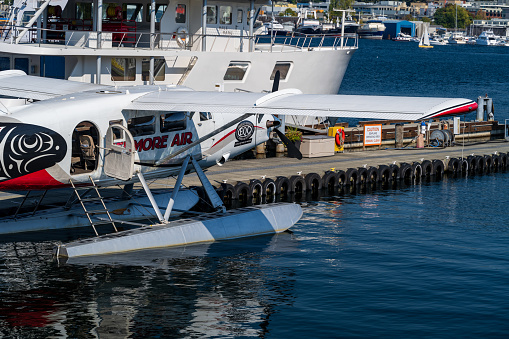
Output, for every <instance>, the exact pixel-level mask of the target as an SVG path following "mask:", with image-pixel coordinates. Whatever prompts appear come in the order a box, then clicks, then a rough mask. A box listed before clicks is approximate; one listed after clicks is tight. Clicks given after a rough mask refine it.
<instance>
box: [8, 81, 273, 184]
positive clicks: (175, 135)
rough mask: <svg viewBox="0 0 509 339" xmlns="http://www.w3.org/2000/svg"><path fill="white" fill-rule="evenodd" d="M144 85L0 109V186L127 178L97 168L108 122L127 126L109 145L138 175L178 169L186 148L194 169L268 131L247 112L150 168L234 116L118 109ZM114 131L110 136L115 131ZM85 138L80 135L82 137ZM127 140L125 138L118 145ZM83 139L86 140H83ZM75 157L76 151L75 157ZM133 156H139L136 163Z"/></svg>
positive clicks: (142, 92)
mask: <svg viewBox="0 0 509 339" xmlns="http://www.w3.org/2000/svg"><path fill="white" fill-rule="evenodd" d="M153 91H154V88H152V87H143V88H142V87H139V88H136V87H134V88H130V89H129V90H126V89H118V90H115V91H113V90H112V91H89V92H82V93H75V94H72V95H66V96H62V97H58V98H54V99H49V100H45V101H40V102H36V103H33V104H28V105H23V106H18V107H11V108H10V113H11V114H6V115H1V116H0V123H1V125H2V126H3V127H2V129H1V130H0V148H1V149H0V152H1V154H2V157H1V159H0V162H1V164H0V190H43V189H54V188H60V187H68V186H69V184H70V180H72V181H73V182H78V183H80V182H81V183H90V177H91V178H92V179H93V180H94V181H95V182H96V184H97V185H100V186H108V185H113V184H118V183H119V182H120V183H129V182H132V180H137V179H136V176H134V177H133V178H132V179H130V180H127V181H119V180H118V179H115V178H112V177H110V176H108V175H106V174H105V173H104V170H103V168H104V161H105V160H104V159H105V158H104V154H105V152H106V151H107V149H105V148H104V147H105V146H104V140H105V138H106V133H107V131H108V129H109V127H110V126H111V125H112V124H118V125H123V126H125V127H127V128H128V129H129V131H130V133H131V134H132V136H133V139H134V144H133V145H129V141H128V139H129V138H127V136H126V135H121V134H119V135H117V136H116V137H115V140H114V144H115V145H122V146H124V147H125V152H126V153H130V152H135V157H134V160H135V165H134V173H136V172H138V171H139V172H142V173H143V175H144V177H145V178H146V179H154V178H161V177H166V176H170V175H175V174H178V173H179V171H180V167H181V164H182V161H183V159H184V158H185V157H186V156H187V155H189V154H192V156H193V157H194V158H195V159H196V160H198V163H199V164H200V166H201V167H202V168H207V167H210V166H213V165H215V164H218V163H221V162H224V161H225V160H226V159H228V158H231V157H234V156H236V155H238V154H241V153H243V152H245V151H246V150H249V149H251V148H253V147H254V146H255V145H257V144H259V143H262V142H265V141H267V140H268V138H269V130H268V128H267V122H268V121H273V120H274V117H273V116H272V115H267V114H266V115H261V116H260V115H253V116H251V117H249V118H246V119H245V120H244V121H242V122H240V123H239V124H236V125H235V126H232V127H231V128H229V129H227V130H225V131H223V132H220V133H219V134H217V135H215V136H214V137H211V138H210V139H207V140H205V141H203V142H202V143H200V144H198V145H197V146H195V147H193V148H191V149H190V150H188V151H186V152H184V153H182V154H180V155H179V156H177V157H175V158H173V159H172V160H171V161H169V163H167V164H164V165H163V167H151V166H150V164H154V163H155V162H157V161H158V160H160V159H164V158H165V157H166V156H168V155H170V154H171V153H173V152H175V151H177V150H179V148H181V147H184V146H186V145H189V144H190V143H191V142H193V141H196V140H197V139H199V138H200V137H203V136H204V135H206V134H208V133H210V132H211V131H213V130H215V129H217V128H218V127H221V126H223V125H224V124H225V123H227V122H229V121H232V120H234V119H235V118H238V115H233V114H228V113H223V114H213V113H210V112H189V111H166V110H162V111H141V110H132V109H125V107H128V106H129V104H130V103H131V102H132V101H133V100H134V99H136V98H139V97H141V96H143V95H145V94H147V93H148V92H153ZM83 134H84V135H87V136H88V137H87V138H88V139H89V140H91V142H92V144H93V146H95V147H96V151H95V154H93V156H92V158H95V159H92V160H88V163H89V166H88V168H87V167H86V166H84V165H83V164H84V162H86V161H87V160H86V159H83V158H82V154H81V153H80V152H82V151H83V149H82V147H83V146H84V145H83V140H84V139H83V138H82V137H81V135H83ZM117 137H118V138H117ZM85 139H86V138H85ZM126 142H127V144H126ZM85 146H87V145H85ZM80 157H81V158H80ZM137 163H142V164H144V165H140V164H137Z"/></svg>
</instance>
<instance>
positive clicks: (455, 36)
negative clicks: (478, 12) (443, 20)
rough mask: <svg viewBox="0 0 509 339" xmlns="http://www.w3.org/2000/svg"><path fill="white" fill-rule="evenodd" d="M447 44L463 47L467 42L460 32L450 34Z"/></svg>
mask: <svg viewBox="0 0 509 339" xmlns="http://www.w3.org/2000/svg"><path fill="white" fill-rule="evenodd" d="M448 43H449V44H451V45H454V44H456V45H464V44H466V43H467V41H466V40H465V35H464V34H463V33H462V32H452V33H451V36H450V37H449V40H448Z"/></svg>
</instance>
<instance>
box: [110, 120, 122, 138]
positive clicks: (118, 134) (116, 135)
mask: <svg viewBox="0 0 509 339" xmlns="http://www.w3.org/2000/svg"><path fill="white" fill-rule="evenodd" d="M111 125H123V120H122V119H119V120H110V126H111ZM112 131H113V137H114V140H113V142H114V143H116V142H122V141H124V130H121V129H120V128H113V129H112Z"/></svg>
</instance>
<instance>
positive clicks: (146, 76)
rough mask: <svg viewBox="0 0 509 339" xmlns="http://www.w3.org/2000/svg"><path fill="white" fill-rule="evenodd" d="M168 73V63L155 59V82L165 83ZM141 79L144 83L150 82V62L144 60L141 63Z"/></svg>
mask: <svg viewBox="0 0 509 339" xmlns="http://www.w3.org/2000/svg"><path fill="white" fill-rule="evenodd" d="M165 72H166V61H165V60H164V59H158V58H154V81H164V77H165ZM141 78H142V80H143V81H150V60H148V59H143V61H142V62H141Z"/></svg>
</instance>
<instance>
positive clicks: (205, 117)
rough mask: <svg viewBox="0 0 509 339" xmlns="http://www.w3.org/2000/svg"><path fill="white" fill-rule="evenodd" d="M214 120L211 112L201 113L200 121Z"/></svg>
mask: <svg viewBox="0 0 509 339" xmlns="http://www.w3.org/2000/svg"><path fill="white" fill-rule="evenodd" d="M211 119H212V114H210V112H200V121H207V120H211Z"/></svg>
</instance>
